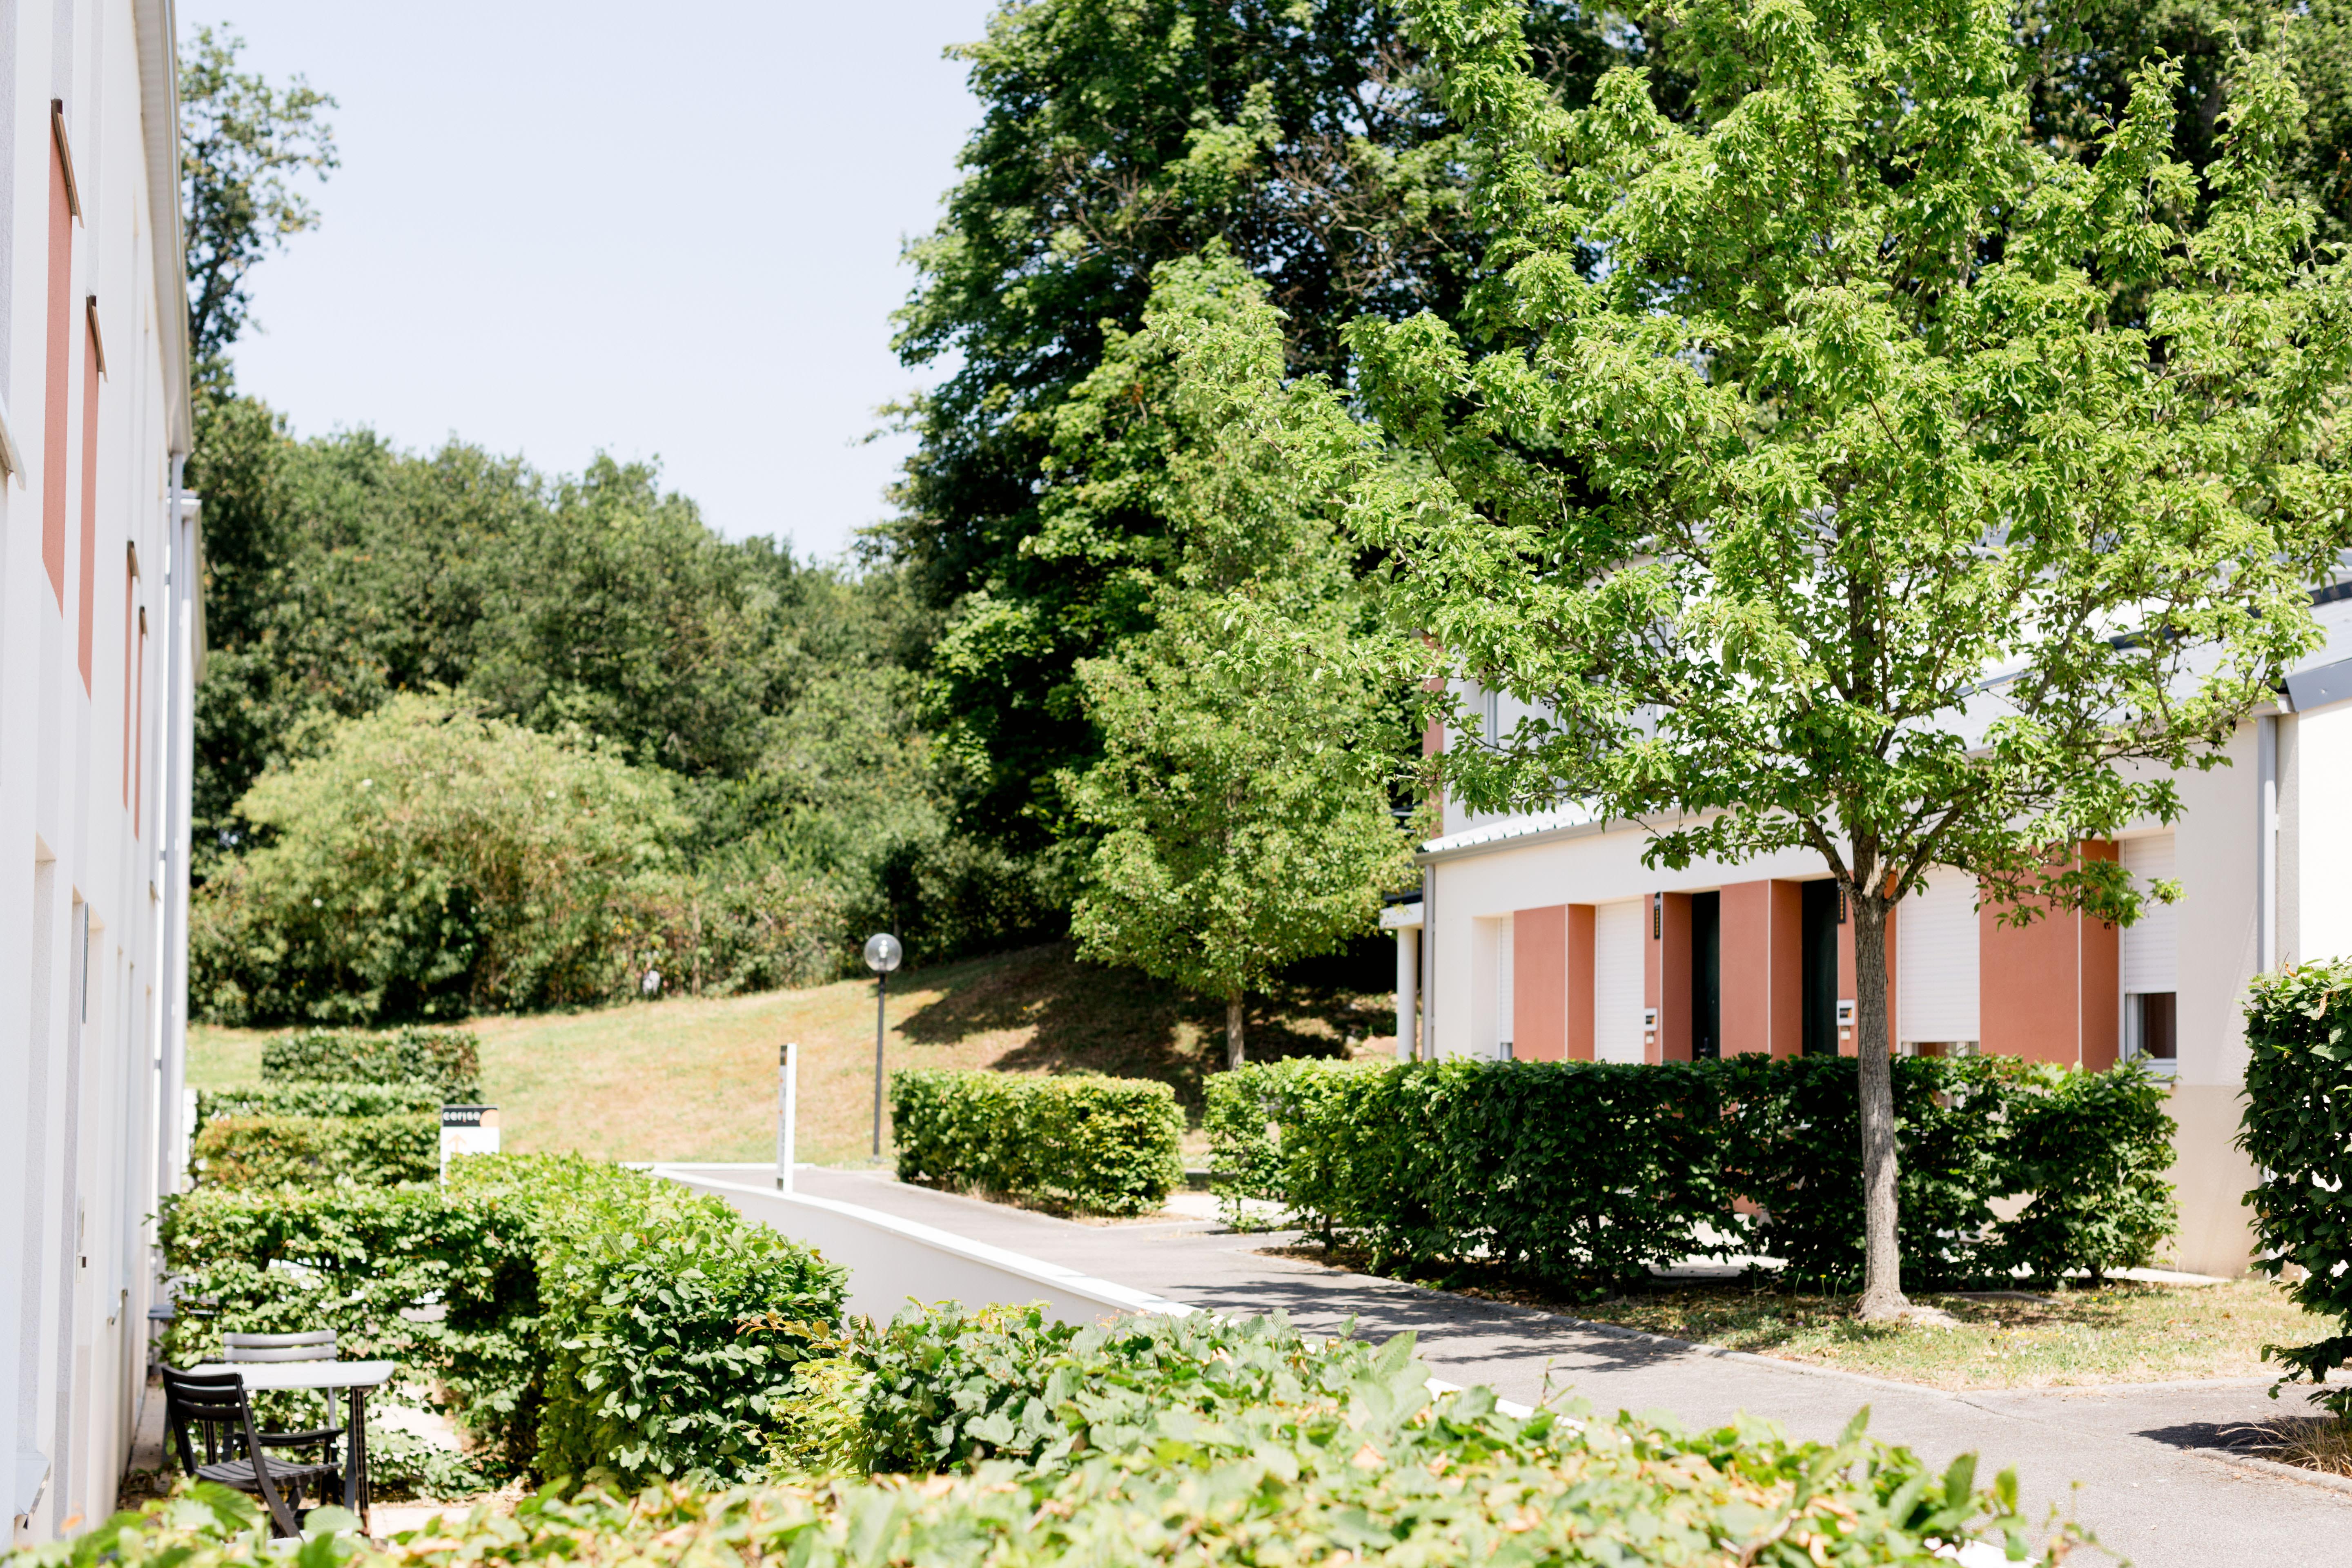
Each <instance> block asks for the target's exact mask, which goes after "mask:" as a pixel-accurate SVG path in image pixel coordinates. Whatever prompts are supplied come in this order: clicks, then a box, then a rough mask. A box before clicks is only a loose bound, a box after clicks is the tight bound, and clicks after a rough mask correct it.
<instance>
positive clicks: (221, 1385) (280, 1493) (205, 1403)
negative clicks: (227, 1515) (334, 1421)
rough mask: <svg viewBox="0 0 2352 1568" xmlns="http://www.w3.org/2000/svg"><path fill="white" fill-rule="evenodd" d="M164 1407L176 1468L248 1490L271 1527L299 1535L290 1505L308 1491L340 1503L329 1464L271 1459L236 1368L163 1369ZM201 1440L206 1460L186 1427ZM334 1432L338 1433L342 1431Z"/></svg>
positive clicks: (336, 1476)
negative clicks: (203, 1371)
mask: <svg viewBox="0 0 2352 1568" xmlns="http://www.w3.org/2000/svg"><path fill="white" fill-rule="evenodd" d="M163 1410H164V1415H165V1416H166V1418H167V1419H168V1420H169V1421H170V1423H171V1426H172V1441H173V1446H174V1447H177V1448H178V1449H179V1453H180V1468H182V1469H184V1470H185V1471H187V1473H188V1474H189V1475H191V1476H193V1477H194V1478H195V1479H198V1480H206V1481H215V1482H218V1483H219V1484H220V1485H222V1486H225V1487H229V1488H233V1489H236V1490H237V1491H241V1492H247V1493H250V1494H251V1495H253V1496H255V1497H258V1498H259V1499H261V1500H262V1502H263V1503H264V1504H266V1505H267V1506H268V1510H269V1518H270V1522H271V1526H272V1528H273V1530H274V1531H276V1533H278V1534H279V1535H291V1536H299V1535H300V1534H301V1533H302V1526H301V1522H300V1520H299V1516H298V1515H297V1514H296V1512H295V1509H294V1505H295V1504H296V1503H298V1502H299V1501H300V1500H301V1497H302V1493H303V1492H304V1490H306V1489H308V1490H310V1492H311V1493H312V1494H313V1495H314V1496H316V1497H317V1498H318V1500H319V1501H320V1502H321V1503H326V1502H340V1501H341V1499H342V1490H343V1478H342V1471H341V1468H340V1467H338V1466H336V1465H332V1464H290V1463H289V1462H288V1461H286V1460H284V1459H273V1458H270V1457H269V1455H268V1453H267V1452H266V1451H265V1450H266V1447H267V1444H266V1443H265V1442H264V1440H263V1438H262V1437H261V1436H260V1435H259V1433H257V1431H256V1430H255V1427H254V1423H253V1405H252V1403H251V1402H250V1401H249V1400H247V1397H246V1393H245V1378H244V1376H243V1375H242V1374H241V1373H234V1372H224V1373H206V1374H204V1375H195V1374H192V1373H184V1372H178V1371H174V1370H173V1368H171V1367H168V1366H167V1367H165V1368H164V1369H163ZM191 1427H194V1428H195V1430H196V1432H197V1433H198V1434H199V1435H201V1436H202V1438H203V1441H204V1455H205V1457H204V1459H203V1461H202V1462H199V1461H198V1460H197V1458H196V1446H195V1443H194V1441H193V1440H192V1438H191V1436H190V1432H189V1429H190V1428H191ZM337 1436H341V1434H340V1433H338V1434H337Z"/></svg>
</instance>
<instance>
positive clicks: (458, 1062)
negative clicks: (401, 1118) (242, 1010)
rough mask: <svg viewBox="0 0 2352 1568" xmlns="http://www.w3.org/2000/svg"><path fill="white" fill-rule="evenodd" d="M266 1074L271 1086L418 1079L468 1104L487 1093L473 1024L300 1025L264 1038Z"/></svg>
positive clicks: (414, 1081) (450, 1101) (444, 1096)
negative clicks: (441, 1026) (389, 1026)
mask: <svg viewBox="0 0 2352 1568" xmlns="http://www.w3.org/2000/svg"><path fill="white" fill-rule="evenodd" d="M261 1077H262V1081H263V1083H264V1085H265V1086H266V1087H267V1088H268V1089H278V1088H280V1087H282V1086H285V1085H290V1084H319V1085H325V1084H332V1083H342V1082H348V1081H351V1080H353V1079H364V1080H365V1081H367V1082H370V1083H405V1084H417V1085H423V1086H425V1087H428V1088H431V1089H435V1090H436V1091H437V1092H438V1093H439V1094H440V1095H441V1096H442V1102H443V1103H445V1104H453V1105H462V1104H466V1103H468V1102H470V1101H472V1100H475V1099H476V1098H478V1096H479V1095H480V1093H481V1079H482V1058H481V1048H480V1045H479V1043H478V1041H477V1040H476V1039H475V1038H474V1035H473V1031H471V1030H470V1029H433V1028H425V1027H423V1026H418V1025H415V1024H411V1025H405V1026H402V1027H400V1028H396V1029H384V1030H369V1029H297V1030H293V1031H290V1032H289V1033H287V1034H283V1035H274V1036H272V1037H270V1038H269V1039H268V1040H267V1041H265V1042H263V1044H262V1047H261ZM314 1114H318V1115H331V1114H334V1113H333V1112H328V1111H320V1112H315V1113H314ZM346 1114H348V1113H346Z"/></svg>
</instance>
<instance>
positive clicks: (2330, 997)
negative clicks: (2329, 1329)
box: [2238, 963, 2352, 1421]
mask: <svg viewBox="0 0 2352 1568" xmlns="http://www.w3.org/2000/svg"><path fill="white" fill-rule="evenodd" d="M2246 1045H2247V1047H2248V1049H2249V1053H2250V1054H2249V1057H2248V1059H2247V1062H2246V1110H2245V1114H2244V1119H2243V1121H2242V1125H2241V1127H2240V1130H2239V1133H2238V1145H2239V1147H2240V1148H2242V1149H2243V1150H2245V1152H2246V1154H2247V1156H2248V1158H2250V1159H2252V1161H2253V1163H2254V1164H2255V1166H2256V1167H2257V1168H2258V1169H2259V1170H2260V1171H2261V1173H2262V1175H2261V1180H2260V1182H2259V1183H2258V1184H2256V1186H2255V1187H2254V1190H2253V1191H2252V1192H2251V1193H2248V1194H2246V1199H2245V1201H2246V1203H2247V1204H2248V1205H2250V1206H2251V1207H2252V1209H2253V1211H2254V1267H2255V1268H2259V1269H2262V1270H2263V1272H2264V1273H2267V1274H2270V1275H2273V1276H2278V1277H2284V1278H2286V1279H2288V1280H2289V1281H2290V1283H2289V1284H2288V1286H2287V1293H2288V1294H2289V1295H2290V1296H2292V1297H2294V1301H2295V1304H2296V1305H2298V1306H2300V1307H2301V1308H2303V1310H2305V1311H2307V1312H2310V1313H2313V1314H2315V1316H2318V1317H2322V1318H2332V1319H2334V1320H2335V1321H2336V1324H2337V1326H2338V1329H2339V1332H2336V1333H2334V1334H2331V1335H2329V1336H2328V1337H2327V1338H2326V1339H2324V1340H2320V1341H2317V1342H2315V1343H2312V1344H2305V1345H2265V1346H2264V1347H2263V1359H2265V1360H2274V1361H2277V1362H2279V1363H2282V1364H2283V1365H2284V1367H2285V1369H2286V1372H2285V1375H2284V1377H2282V1378H2281V1379H2280V1384H2281V1385H2282V1386H2283V1385H2284V1384H2290V1383H2294V1382H2298V1381H2300V1380H2302V1379H2305V1378H2308V1379H2310V1380H2311V1382H2313V1383H2314V1384H2326V1381H2327V1374H2328V1373H2332V1372H2334V1371H2335V1370H2336V1368H2337V1367H2340V1366H2342V1365H2344V1364H2345V1363H2347V1362H2352V1268H2346V1267H2345V1261H2344V1260H2345V1259H2346V1258H2352V963H2314V964H2305V965H2302V966H2299V967H2297V968H2294V969H2290V970H2286V971H2284V972H2283V973H2277V974H2263V975H2257V976H2256V977H2255V979H2254V984H2253V989H2252V994H2251V995H2250V996H2249V997H2248V999H2247V1002H2246ZM2298 1276H2299V1277H2298ZM2271 1392H2272V1394H2273V1396H2275V1395H2276V1394H2277V1392H2278V1390H2277V1388H2275V1387H2274V1388H2273V1389H2272V1391H2271ZM2312 1399H2313V1402H2314V1403H2315V1404H2320V1405H2326V1407H2328V1408H2329V1409H2330V1410H2332V1411H2334V1413H2335V1414H2336V1416H2337V1417H2339V1418H2340V1419H2343V1420H2346V1421H2352V1388H2345V1387H2337V1388H2332V1389H2331V1388H2325V1387H2323V1388H2318V1389H2316V1390H2315V1391H2314V1393H2313V1394H2312Z"/></svg>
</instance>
